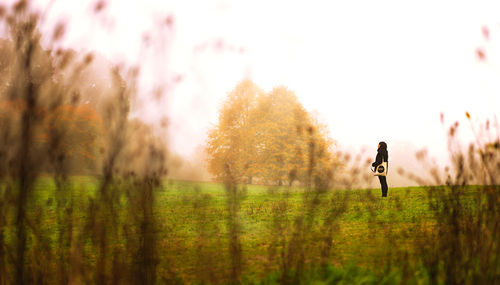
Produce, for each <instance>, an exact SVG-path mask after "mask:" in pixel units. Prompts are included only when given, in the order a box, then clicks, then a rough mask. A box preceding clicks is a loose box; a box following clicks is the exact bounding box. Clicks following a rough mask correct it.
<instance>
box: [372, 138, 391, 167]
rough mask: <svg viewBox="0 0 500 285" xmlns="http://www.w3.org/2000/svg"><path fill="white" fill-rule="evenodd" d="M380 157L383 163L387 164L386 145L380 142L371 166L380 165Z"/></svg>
mask: <svg viewBox="0 0 500 285" xmlns="http://www.w3.org/2000/svg"><path fill="white" fill-rule="evenodd" d="M382 157H383V158H384V161H386V162H389V153H388V152H387V145H386V144H385V143H382V142H381V143H380V147H379V149H377V157H376V158H375V162H374V163H372V166H373V167H377V165H379V164H381V163H382Z"/></svg>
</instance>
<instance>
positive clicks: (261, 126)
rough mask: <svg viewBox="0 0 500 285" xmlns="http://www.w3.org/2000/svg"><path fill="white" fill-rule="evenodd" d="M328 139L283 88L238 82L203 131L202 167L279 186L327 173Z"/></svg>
mask: <svg viewBox="0 0 500 285" xmlns="http://www.w3.org/2000/svg"><path fill="white" fill-rule="evenodd" d="M333 146H334V143H333V140H332V139H331V138H330V137H329V134H328V131H327V128H326V126H325V125H322V124H320V123H319V121H318V120H317V119H316V118H314V116H313V115H312V114H310V113H309V112H307V111H306V110H305V109H304V107H303V106H302V104H301V103H300V102H299V101H298V99H297V96H296V95H295V94H294V93H293V92H292V91H291V90H289V89H287V88H286V87H277V88H274V89H273V90H271V91H270V92H268V93H266V92H264V91H263V90H262V89H261V88H259V87H258V86H257V85H255V84H254V83H253V82H251V81H249V80H245V81H242V82H240V83H239V84H238V85H237V86H236V87H235V88H234V90H232V91H231V92H230V93H229V94H228V97H227V99H226V101H225V102H224V103H223V104H222V107H221V109H220V113H219V121H218V124H217V125H216V126H214V127H213V128H212V129H210V130H209V132H208V142H207V146H206V151H207V154H208V169H209V171H210V173H212V175H214V177H215V179H216V180H224V179H228V178H230V179H234V180H236V181H238V182H240V183H253V182H258V183H267V184H277V185H282V184H284V183H292V182H294V181H299V182H301V183H304V184H310V183H315V184H318V183H323V182H325V181H327V180H328V178H329V177H331V168H332V164H333V162H334V155H333Z"/></svg>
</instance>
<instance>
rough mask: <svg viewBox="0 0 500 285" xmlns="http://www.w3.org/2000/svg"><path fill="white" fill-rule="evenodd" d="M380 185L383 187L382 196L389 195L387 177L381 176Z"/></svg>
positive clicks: (379, 178)
mask: <svg viewBox="0 0 500 285" xmlns="http://www.w3.org/2000/svg"><path fill="white" fill-rule="evenodd" d="M378 180H380V186H381V187H382V197H387V177H385V176H379V177H378Z"/></svg>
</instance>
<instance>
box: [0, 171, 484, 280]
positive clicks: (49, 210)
mask: <svg viewBox="0 0 500 285" xmlns="http://www.w3.org/2000/svg"><path fill="white" fill-rule="evenodd" d="M97 185H98V180H97V179H95V178H92V177H86V176H81V177H73V178H72V186H71V188H72V189H73V191H72V193H73V194H72V195H73V199H74V202H75V208H74V211H75V214H76V217H78V220H80V221H84V220H85V219H86V218H87V217H86V213H87V212H86V209H87V208H88V205H89V203H90V201H91V200H92V199H93V196H94V194H95V191H96V188H97ZM239 189H240V190H241V191H242V193H243V198H242V200H241V204H240V209H239V215H238V223H239V225H240V228H239V240H240V242H241V248H242V261H243V267H242V268H243V272H242V275H243V280H248V281H250V280H268V282H270V283H273V280H274V281H276V280H277V279H276V278H277V277H272V276H273V275H272V274H273V272H278V271H280V270H281V268H280V264H279V263H280V262H279V259H280V258H279V257H278V258H276V256H273V254H272V252H273V250H274V252H276V251H278V252H279V251H280V250H281V254H282V256H283V254H284V252H285V250H283V246H285V247H286V243H283V245H280V244H279V242H278V243H276V240H277V237H276V236H277V235H279V233H277V231H278V228H277V227H279V229H281V230H283V231H284V233H286V235H287V236H290V235H291V234H292V231H293V227H292V226H291V225H292V224H293V223H294V221H295V217H298V216H300V215H304V208H305V206H304V205H306V204H307V203H305V202H304V199H306V198H305V197H306V195H305V192H307V189H304V188H299V187H291V188H290V187H276V186H272V187H268V186H257V185H248V186H240V187H239ZM427 190H428V189H426V188H425V187H410V188H391V189H390V190H389V197H388V198H381V197H380V190H379V189H368V190H331V191H328V192H325V193H323V194H321V197H320V200H319V201H320V202H319V203H317V204H316V206H315V211H316V214H314V215H313V219H315V220H317V221H316V222H315V224H316V225H318V227H321V225H322V224H323V223H324V220H325V219H326V217H327V216H328V212H329V211H330V210H331V208H332V205H335V204H340V203H342V204H345V206H346V208H345V211H344V212H343V213H341V214H340V216H339V218H338V219H337V224H336V226H335V227H331V228H333V229H334V232H333V233H332V235H331V237H332V245H331V246H332V254H331V255H330V256H329V257H328V259H329V262H328V263H329V265H330V267H329V268H330V270H333V269H332V268H334V269H335V270H340V271H339V272H340V273H339V272H337V273H338V274H347V275H349V276H350V278H354V277H355V276H351V275H352V274H353V273H352V272H351V273H349V272H350V271H352V270H354V271H356V272H357V273H356V274H361V275H363V276H365V275H367V276H371V277H373V278H375V279H373V282H380V281H381V280H384V278H386V277H387V275H388V274H390V273H391V272H394V271H395V270H396V271H398V270H400V269H399V268H398V264H391V261H393V260H397V258H395V257H397V256H406V257H408V258H410V257H411V256H412V255H413V254H414V253H415V249H414V246H415V244H416V243H415V241H418V238H419V235H420V234H421V233H423V232H428V231H433V227H434V226H435V224H436V219H435V217H434V216H433V214H432V211H430V209H429V201H431V200H430V198H429V196H428V191H427ZM443 191H449V190H444V189H443ZM475 191H477V189H476V188H475V187H467V189H466V192H469V193H470V194H473V193H474V192H475ZM34 194H35V198H34V199H33V203H32V205H31V207H30V211H35V212H33V213H35V215H36V216H37V222H38V223H40V225H42V227H41V230H42V231H44V232H46V233H47V235H46V236H47V237H48V238H49V239H50V240H51V242H50V243H51V244H52V245H53V246H54V247H56V246H57V245H56V242H57V234H58V231H59V230H61V229H58V228H57V222H56V219H57V217H56V205H55V203H54V200H55V198H56V197H55V195H57V191H56V187H55V185H54V182H53V180H52V179H51V178H48V177H47V178H44V177H42V178H40V179H39V180H38V182H37V184H36V187H35V193H34ZM226 197H227V196H226V191H225V189H224V185H222V184H217V183H201V182H185V181H172V180H169V181H164V186H163V187H162V188H161V189H160V190H159V192H158V193H157V196H156V202H155V216H156V218H157V222H158V228H157V231H158V233H157V234H158V235H157V237H158V251H159V252H158V262H159V264H158V273H159V276H160V279H159V280H162V279H161V276H170V277H169V279H168V280H172V276H175V279H176V280H177V281H179V282H182V283H184V282H187V283H192V282H196V280H198V281H199V280H216V281H221V280H224V276H227V274H228V273H227V270H229V269H228V266H227V264H228V263H227V260H229V259H230V258H231V257H230V252H229V250H228V247H227V244H228V243H229V240H228V239H229V234H228V231H229V229H228V224H227V216H228V212H227V206H226ZM340 197H343V198H342V199H341V198H340ZM464 197H465V199H466V200H467V199H468V198H467V197H468V195H467V193H466V195H465V196H464ZM126 203H127V201H126V200H125V199H123V203H122V204H121V205H122V206H123V208H126ZM284 203H286V204H284ZM341 206H342V205H337V207H341ZM41 208H43V209H41ZM115 218H116V219H122V218H123V217H115ZM277 218H280V220H279V223H278V225H277V223H276V221H277ZM82 224H84V223H83V222H82ZM316 231H321V229H319V228H318V229H316ZM9 232H10V234H12V233H13V232H12V231H9V230H7V233H9ZM9 236H10V235H9V234H7V239H9ZM309 238H313V239H314V238H315V235H311V236H310V237H309ZM278 239H279V238H278ZM288 242H289V241H288ZM306 242H307V241H306ZM311 242H312V243H313V242H317V241H311ZM114 246H117V247H123V248H126V241H125V239H124V240H117V241H115V245H114ZM311 250H316V249H314V248H312V247H311ZM318 254H320V253H318ZM278 255H279V254H278ZM85 259H86V262H88V263H93V262H94V259H95V256H94V255H93V254H91V253H90V254H88V255H87V256H85ZM282 259H283V258H282ZM282 261H283V260H282ZM317 261H318V260H315V254H310V255H308V257H307V258H306V262H313V263H314V262H316V263H315V264H318V262H317ZM332 266H333V267H332ZM388 267H389V268H388ZM353 268H354V269H353ZM415 268H418V266H416V267H415ZM359 270H361V271H362V270H366V271H367V272H369V273H360V272H359ZM200 274H202V275H203V274H205V275H208V277H207V276H201V275H200ZM356 274H355V275H356ZM412 274H414V275H415V276H418V274H420V273H419V272H413V273H412ZM422 274H423V275H425V274H424V273H423V272H422ZM365 277H366V276H365ZM266 278H267V279H266ZM269 278H270V279H269ZM426 278H427V277H425V276H423V277H422V278H418V277H417V278H416V279H417V280H419V279H422V280H424V283H427V282H425V280H427V279H426ZM351 281H352V282H358V281H359V280H358V281H355V280H351ZM393 281H394V280H393ZM360 282H361V281H360ZM395 282H396V283H397V280H396V281H395Z"/></svg>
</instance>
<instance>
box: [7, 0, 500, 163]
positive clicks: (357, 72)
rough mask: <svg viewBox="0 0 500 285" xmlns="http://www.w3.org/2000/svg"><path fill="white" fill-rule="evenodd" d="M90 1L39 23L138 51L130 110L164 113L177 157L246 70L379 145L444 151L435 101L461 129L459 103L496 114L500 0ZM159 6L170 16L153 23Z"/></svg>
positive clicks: (336, 131)
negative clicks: (154, 94)
mask: <svg viewBox="0 0 500 285" xmlns="http://www.w3.org/2000/svg"><path fill="white" fill-rule="evenodd" d="M7 2H12V1H10V0H9V1H7ZM48 2H49V1H47V0H40V1H36V3H37V5H38V6H39V7H47V3H48ZM93 3H95V1H62V0H60V1H55V2H54V4H53V6H52V9H51V10H50V13H49V14H50V16H48V20H47V21H46V22H47V26H50V24H53V23H54V22H55V21H56V20H55V19H63V20H65V21H66V22H67V24H68V25H69V26H68V33H67V35H66V41H65V43H66V44H67V45H69V46H72V47H73V48H76V49H80V50H87V51H89V50H97V51H98V52H100V53H102V54H103V55H104V56H106V57H107V58H108V59H109V60H111V61H113V62H118V61H126V62H128V63H130V64H133V63H138V62H139V63H140V64H141V65H142V73H141V74H142V78H141V79H142V80H141V82H142V84H141V88H142V89H141V90H142V91H141V95H140V96H141V98H142V104H141V105H140V108H139V109H138V110H137V112H136V114H138V116H141V117H143V118H145V119H146V120H148V121H155V120H157V119H158V118H161V117H163V116H168V117H169V119H170V131H171V132H172V134H174V135H171V136H170V138H169V140H170V144H171V147H172V148H173V149H174V150H175V151H176V152H178V153H179V154H181V155H185V156H189V155H191V154H192V152H193V151H194V149H195V148H196V147H197V146H198V145H201V144H203V143H204V139H205V137H206V132H207V129H208V128H209V127H210V126H213V125H214V124H216V123H217V114H218V108H219V106H220V105H221V103H222V102H223V100H224V99H225V97H226V96H227V93H228V92H230V91H231V90H232V89H233V88H234V87H235V85H236V84H237V83H238V82H239V81H240V80H242V79H245V78H248V79H251V80H253V81H254V82H255V83H256V84H257V85H259V86H261V87H262V88H264V89H265V90H266V91H270V90H271V89H272V88H273V87H274V86H280V85H285V86H287V87H289V88H290V89H291V90H293V91H294V92H295V93H296V95H297V96H298V98H299V100H300V101H301V102H302V104H303V105H304V106H305V107H306V109H308V110H309V111H312V112H317V113H318V114H319V116H320V118H322V120H323V121H324V122H325V123H327V124H328V126H329V128H330V132H331V136H332V137H333V138H334V139H335V140H336V141H337V142H338V144H339V145H340V146H341V147H344V148H348V149H359V148H360V147H362V146H368V147H369V148H373V151H375V148H376V145H377V143H378V142H379V141H381V140H384V141H386V142H387V143H388V145H389V150H390V149H391V145H392V146H393V145H394V144H400V145H399V148H401V147H402V146H401V145H404V144H411V145H413V146H415V147H416V148H422V147H427V148H429V151H430V154H431V155H432V156H435V157H438V158H439V159H441V158H443V157H446V156H447V154H446V139H445V137H446V133H445V130H444V129H443V127H442V126H441V124H440V120H439V115H440V113H441V112H442V113H444V114H445V120H446V123H447V124H450V123H451V122H452V121H455V120H459V121H461V122H462V123H463V125H465V128H464V134H468V133H470V132H467V131H466V130H467V129H468V125H467V124H466V123H467V122H466V120H465V116H464V113H465V111H469V112H470V113H471V115H472V117H473V119H474V120H478V121H482V120H484V119H485V118H490V119H493V117H494V116H497V118H498V119H500V108H499V107H500V96H499V95H498V94H500V93H499V92H500V85H499V80H498V79H499V78H500V64H499V63H500V49H499V47H500V46H499V43H500V9H499V8H500V2H499V1H456V0H454V1H437V0H431V1H427V0H424V1H422V0H421V1H401V0H394V1H370V0H368V1H290V0H288V1H281V0H280V1H273V0H253V1H244V0H241V1H240V0H235V1H224V0H214V1H207V0H199V1H195V0H179V1H160V0H159V1H152V0H149V1H148V0H142V1H132V0H129V1H124V0H114V1H109V2H108V5H107V7H106V9H105V10H104V13H102V14H100V15H98V16H97V17H96V16H91V11H92V7H93ZM167 15H170V17H171V19H173V25H172V26H171V28H166V27H163V28H160V29H158V28H153V27H156V26H158V24H159V23H162V22H163V21H164V19H165V18H166V16H167ZM484 26H486V27H488V29H489V40H486V39H485V37H484V36H483V33H482V27H484ZM148 30H149V31H152V30H154V31H153V32H152V33H151V36H152V38H153V39H154V42H155V43H158V42H160V41H161V44H160V45H156V47H155V48H156V49H155V53H154V56H152V55H153V53H152V52H140V46H141V39H142V38H143V34H144V32H145V31H148ZM478 47H480V48H484V49H485V51H486V57H487V61H486V62H482V61H480V60H478V58H477V55H476V52H475V51H476V49H477V48H478ZM177 75H181V76H182V81H180V82H179V83H177V84H175V85H172V84H171V81H172V78H174V77H175V76H177ZM158 83H161V84H163V85H164V87H167V88H169V89H168V91H169V92H167V96H166V97H165V98H164V99H162V100H159V101H158V100H153V99H151V95H150V94H149V93H148V92H149V91H150V89H151V88H152V86H154V85H155V84H158ZM146 86H147V87H148V88H146ZM403 148H404V147H403Z"/></svg>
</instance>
